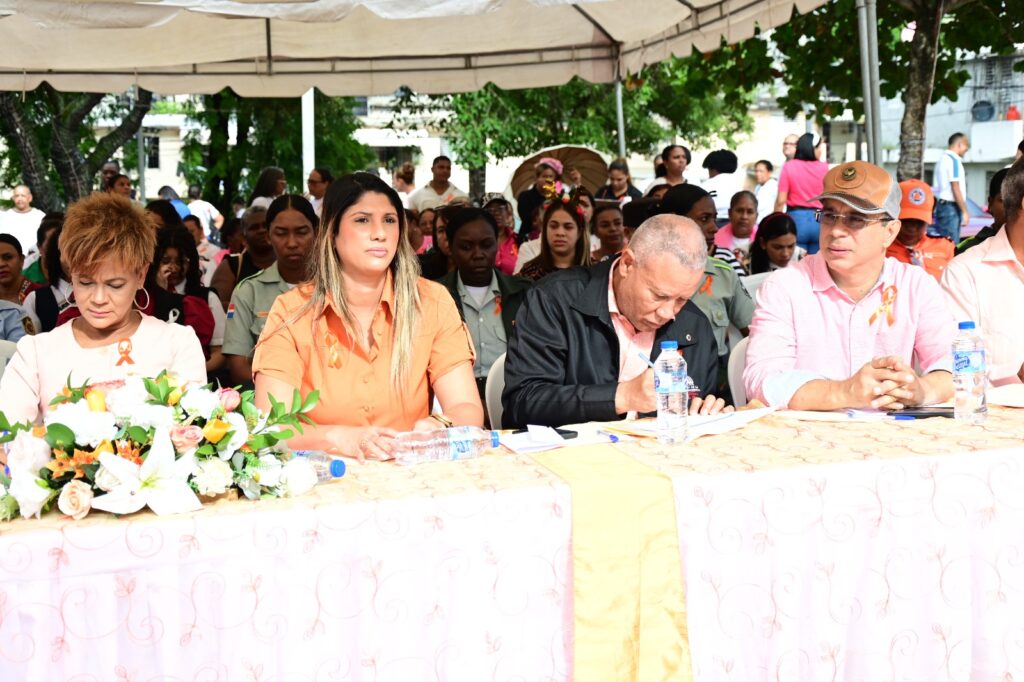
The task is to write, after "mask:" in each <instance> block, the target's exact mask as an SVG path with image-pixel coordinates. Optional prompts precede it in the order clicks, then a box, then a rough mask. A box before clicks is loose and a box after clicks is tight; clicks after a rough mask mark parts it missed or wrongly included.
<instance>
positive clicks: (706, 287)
mask: <svg viewBox="0 0 1024 682" xmlns="http://www.w3.org/2000/svg"><path fill="white" fill-rule="evenodd" d="M711 282H712V277H711V275H708V278H707V279H705V280H704V285H703V286H701V288H700V291H698V292H697V293H699V294H707V295H708V296H713V295H714V292H713V290H712V289H711Z"/></svg>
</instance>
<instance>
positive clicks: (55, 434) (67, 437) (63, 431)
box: [44, 424, 75, 450]
mask: <svg viewBox="0 0 1024 682" xmlns="http://www.w3.org/2000/svg"><path fill="white" fill-rule="evenodd" d="M44 439H45V440H46V442H47V443H49V445H50V447H51V448H59V449H61V450H63V449H65V448H69V447H73V446H74V444H75V434H74V432H73V431H72V430H71V429H69V428H68V427H66V426H64V425H63V424H50V425H49V426H47V427H46V435H45V436H44Z"/></svg>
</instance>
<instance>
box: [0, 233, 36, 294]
mask: <svg viewBox="0 0 1024 682" xmlns="http://www.w3.org/2000/svg"><path fill="white" fill-rule="evenodd" d="M24 269H25V252H24V251H23V250H22V246H21V242H20V241H18V238H17V237H15V236H14V235H12V234H6V233H0V301H10V302H11V303H16V304H18V305H22V304H23V303H24V302H25V298H26V297H27V296H28V295H29V293H31V292H32V291H35V290H36V289H38V288H39V285H38V284H36V283H35V282H33V281H32V280H30V279H29V278H28V277H25V276H24V275H23V274H21V273H22V270H24Z"/></svg>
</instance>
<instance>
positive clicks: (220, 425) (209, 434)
mask: <svg viewBox="0 0 1024 682" xmlns="http://www.w3.org/2000/svg"><path fill="white" fill-rule="evenodd" d="M230 430H231V424H228V423H227V422H226V421H222V420H220V419H211V420H210V421H208V422H206V426H204V427H203V435H204V436H206V440H208V441H210V442H211V443H215V444H216V443H219V442H220V441H221V439H222V438H223V437H224V436H226V435H227V433H228V431H230Z"/></svg>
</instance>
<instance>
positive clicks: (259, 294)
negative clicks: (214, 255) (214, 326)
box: [223, 194, 320, 384]
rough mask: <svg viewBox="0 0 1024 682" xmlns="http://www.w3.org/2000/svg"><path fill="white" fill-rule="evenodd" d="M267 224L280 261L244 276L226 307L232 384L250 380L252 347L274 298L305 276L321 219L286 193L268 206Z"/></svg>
mask: <svg viewBox="0 0 1024 682" xmlns="http://www.w3.org/2000/svg"><path fill="white" fill-rule="evenodd" d="M267 224H268V225H270V233H269V234H270V245H271V246H272V247H273V248H274V255H275V257H276V260H275V261H274V262H273V263H272V264H271V265H270V266H269V267H267V269H266V270H262V271H260V272H259V273H257V274H255V275H253V276H252V277H250V278H248V279H245V280H242V282H241V283H240V284H239V285H238V286H237V287H235V293H234V294H232V295H231V305H230V306H229V307H228V323H227V329H226V330H225V332H224V348H223V351H224V355H225V356H227V360H228V369H229V370H230V375H231V382H232V383H233V384H248V383H251V382H252V354H253V350H254V349H255V348H256V342H257V341H259V338H260V334H261V333H263V327H264V325H265V324H266V322H267V316H268V315H269V314H270V309H271V307H273V305H274V301H276V300H277V297H278V296H280V295H281V294H284V293H287V292H289V291H291V290H292V289H293V288H294V287H295V286H296V285H298V284H301V283H302V282H305V281H306V280H307V278H308V272H309V267H308V265H309V260H310V257H311V256H312V254H313V244H314V242H315V241H316V231H317V226H318V225H319V224H320V220H319V219H318V218H317V216H316V212H315V211H314V209H313V206H312V204H310V202H308V201H306V200H305V199H304V198H302V197H300V196H298V195H297V194H285V195H283V196H280V197H278V198H276V199H274V201H273V202H272V203H271V204H270V208H269V209H267Z"/></svg>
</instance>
